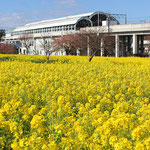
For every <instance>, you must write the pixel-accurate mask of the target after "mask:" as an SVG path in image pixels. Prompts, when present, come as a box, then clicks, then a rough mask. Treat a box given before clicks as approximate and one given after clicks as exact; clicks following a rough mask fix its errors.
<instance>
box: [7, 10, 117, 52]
mask: <svg viewBox="0 0 150 150" xmlns="http://www.w3.org/2000/svg"><path fill="white" fill-rule="evenodd" d="M108 19H109V25H118V24H119V21H118V20H117V19H115V17H113V16H111V15H110V14H108V13H104V12H100V11H98V12H91V13H86V14H80V15H74V16H68V17H63V18H58V19H52V20H43V21H40V22H33V23H29V24H25V25H23V26H20V27H17V28H16V29H14V30H13V31H11V32H10V33H7V34H6V38H5V41H7V42H9V43H13V44H16V45H17V46H18V47H19V54H26V49H25V47H23V45H21V43H20V41H19V38H20V37H21V36H22V35H25V34H32V35H33V40H31V46H30V50H29V54H32V55H33V54H40V55H44V50H43V49H42V48H41V46H40V45H41V44H40V43H41V42H40V40H42V39H41V38H42V37H45V38H47V40H48V39H49V38H50V37H59V36H63V35H66V34H68V33H74V32H76V31H78V30H80V29H81V28H85V27H89V28H90V27H100V26H106V25H107V24H108ZM53 55H66V54H65V51H63V50H61V51H57V52H55V53H53Z"/></svg>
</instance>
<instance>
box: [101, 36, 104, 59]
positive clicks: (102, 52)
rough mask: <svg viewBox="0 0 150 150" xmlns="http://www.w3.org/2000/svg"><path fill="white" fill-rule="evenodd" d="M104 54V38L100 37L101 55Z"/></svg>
mask: <svg viewBox="0 0 150 150" xmlns="http://www.w3.org/2000/svg"><path fill="white" fill-rule="evenodd" d="M102 56H104V40H103V39H101V57H102Z"/></svg>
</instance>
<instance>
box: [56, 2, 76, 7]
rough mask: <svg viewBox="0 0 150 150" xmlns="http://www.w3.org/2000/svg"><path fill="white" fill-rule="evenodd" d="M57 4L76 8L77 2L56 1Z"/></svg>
mask: <svg viewBox="0 0 150 150" xmlns="http://www.w3.org/2000/svg"><path fill="white" fill-rule="evenodd" d="M57 3H58V4H60V5H63V6H71V7H73V6H77V5H78V4H77V1H76V0H57Z"/></svg>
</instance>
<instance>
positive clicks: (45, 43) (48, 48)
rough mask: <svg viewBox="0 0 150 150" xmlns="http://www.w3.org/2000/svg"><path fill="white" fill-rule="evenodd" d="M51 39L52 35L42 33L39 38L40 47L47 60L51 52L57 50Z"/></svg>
mask: <svg viewBox="0 0 150 150" xmlns="http://www.w3.org/2000/svg"><path fill="white" fill-rule="evenodd" d="M53 41H54V38H53V37H52V36H44V35H41V38H40V40H39V42H40V47H41V48H42V49H43V50H44V53H45V55H46V58H47V60H49V57H50V55H51V54H52V53H53V52H56V51H58V49H56V47H55V43H54V42H53Z"/></svg>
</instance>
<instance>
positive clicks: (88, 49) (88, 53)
mask: <svg viewBox="0 0 150 150" xmlns="http://www.w3.org/2000/svg"><path fill="white" fill-rule="evenodd" d="M89 40H90V39H89V37H87V56H90V43H89V42H90V41H89Z"/></svg>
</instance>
